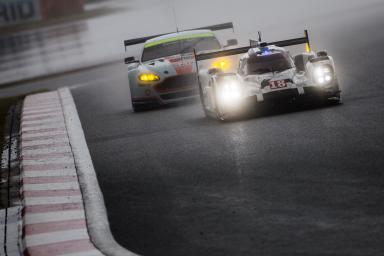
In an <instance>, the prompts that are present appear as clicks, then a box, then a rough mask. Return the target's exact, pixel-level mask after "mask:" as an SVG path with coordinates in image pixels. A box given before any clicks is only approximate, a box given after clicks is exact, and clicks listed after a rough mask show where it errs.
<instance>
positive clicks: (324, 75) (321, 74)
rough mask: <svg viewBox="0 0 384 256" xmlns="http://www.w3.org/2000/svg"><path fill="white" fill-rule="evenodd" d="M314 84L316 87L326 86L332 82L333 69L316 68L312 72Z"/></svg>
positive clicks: (325, 66)
mask: <svg viewBox="0 0 384 256" xmlns="http://www.w3.org/2000/svg"><path fill="white" fill-rule="evenodd" d="M314 78H315V82H316V84H318V85H327V84H329V83H331V82H332V81H333V69H332V67H331V66H329V65H323V66H318V67H316V68H315V70H314Z"/></svg>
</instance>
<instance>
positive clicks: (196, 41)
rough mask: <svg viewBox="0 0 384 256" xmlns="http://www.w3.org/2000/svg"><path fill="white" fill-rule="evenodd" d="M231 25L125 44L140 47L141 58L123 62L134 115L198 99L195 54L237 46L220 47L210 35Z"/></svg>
mask: <svg viewBox="0 0 384 256" xmlns="http://www.w3.org/2000/svg"><path fill="white" fill-rule="evenodd" d="M233 28H234V27H233V24H232V23H225V24H219V25H214V26H208V27H203V28H198V29H193V30H187V31H181V32H177V33H170V34H163V35H156V36H149V37H144V38H137V39H131V40H126V41H125V42H124V45H125V47H126V48H127V46H131V45H136V44H144V47H143V51H142V54H141V58H140V59H139V60H136V59H135V58H134V57H129V58H126V59H125V63H126V64H128V79H129V86H130V91H131V98H132V106H133V110H134V111H139V110H141V109H143V108H146V107H147V106H149V105H163V104H167V103H172V102H175V101H181V100H185V99H188V98H191V97H198V95H199V91H198V83H197V72H196V61H195V56H194V54H193V52H194V50H196V51H207V50H216V51H217V50H222V49H223V48H227V47H230V46H234V45H237V40H236V39H231V40H228V42H227V45H226V46H222V45H221V44H220V42H219V40H218V39H217V38H216V35H215V34H214V33H213V32H212V31H217V30H224V29H233Z"/></svg>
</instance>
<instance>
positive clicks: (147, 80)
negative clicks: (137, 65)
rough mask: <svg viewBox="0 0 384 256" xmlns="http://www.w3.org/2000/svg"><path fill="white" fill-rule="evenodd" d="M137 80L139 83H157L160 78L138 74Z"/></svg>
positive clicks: (150, 74) (147, 74)
mask: <svg viewBox="0 0 384 256" xmlns="http://www.w3.org/2000/svg"><path fill="white" fill-rule="evenodd" d="M138 79H139V81H140V82H144V83H151V82H156V81H159V80H160V77H159V76H158V75H156V74H153V73H144V74H140V75H139V77H138Z"/></svg>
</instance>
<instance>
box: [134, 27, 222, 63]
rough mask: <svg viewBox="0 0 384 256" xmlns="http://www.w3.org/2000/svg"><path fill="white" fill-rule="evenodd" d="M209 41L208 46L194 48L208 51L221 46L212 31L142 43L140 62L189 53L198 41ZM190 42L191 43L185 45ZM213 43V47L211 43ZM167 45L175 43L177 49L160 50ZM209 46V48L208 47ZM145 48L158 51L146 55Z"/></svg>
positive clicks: (218, 48)
mask: <svg viewBox="0 0 384 256" xmlns="http://www.w3.org/2000/svg"><path fill="white" fill-rule="evenodd" d="M204 41H205V42H210V43H211V46H210V47H203V49H196V50H197V51H208V50H220V49H221V48H222V46H221V44H220V42H219V40H218V39H217V37H216V35H215V34H213V33H202V34H196V35H187V36H177V37H174V38H169V39H164V40H160V43H159V42H152V43H149V44H147V45H144V48H143V51H142V54H141V62H148V61H152V60H156V59H161V58H165V57H170V56H175V55H179V54H190V53H193V49H194V48H193V46H196V45H197V44H199V43H204ZM188 43H191V45H186V44H188ZM213 44H215V45H214V46H213V47H212V45H213ZM167 45H176V46H174V47H177V48H178V49H172V50H170V51H165V50H164V51H162V50H161V47H164V46H167ZM208 48H209V49H208ZM146 49H152V50H155V51H157V52H158V54H157V55H154V54H153V55H152V56H148V57H147V56H146Z"/></svg>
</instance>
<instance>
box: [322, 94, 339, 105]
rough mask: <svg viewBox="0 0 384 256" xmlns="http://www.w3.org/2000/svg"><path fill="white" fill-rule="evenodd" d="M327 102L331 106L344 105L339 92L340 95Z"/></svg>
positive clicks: (330, 98) (328, 99)
mask: <svg viewBox="0 0 384 256" xmlns="http://www.w3.org/2000/svg"><path fill="white" fill-rule="evenodd" d="M326 102H327V103H328V104H330V105H341V104H343V99H342V97H341V94H340V92H339V93H337V94H335V95H333V96H331V97H329V98H327V99H326Z"/></svg>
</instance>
